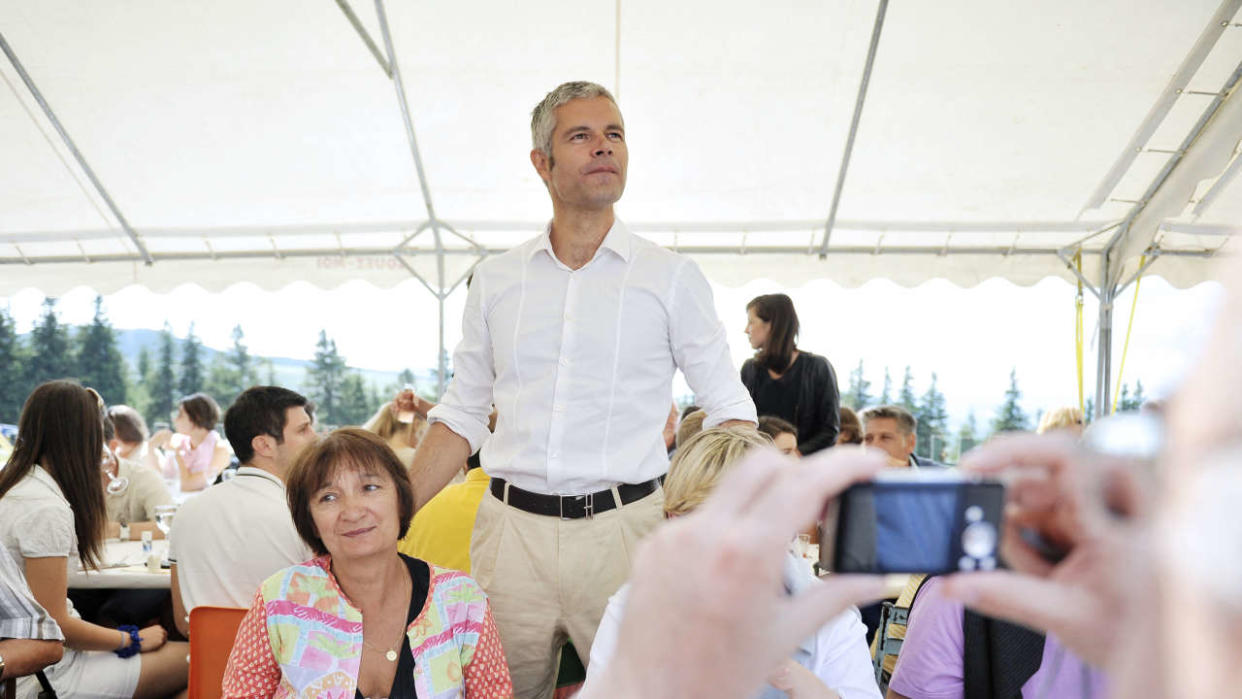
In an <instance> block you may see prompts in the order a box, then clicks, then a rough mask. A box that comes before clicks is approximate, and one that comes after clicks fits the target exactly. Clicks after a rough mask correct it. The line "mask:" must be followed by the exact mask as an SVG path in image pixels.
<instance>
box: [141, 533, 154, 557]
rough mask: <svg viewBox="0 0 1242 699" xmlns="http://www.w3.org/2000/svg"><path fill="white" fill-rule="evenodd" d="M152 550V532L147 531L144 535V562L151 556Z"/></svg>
mask: <svg viewBox="0 0 1242 699" xmlns="http://www.w3.org/2000/svg"><path fill="white" fill-rule="evenodd" d="M151 548H152V544H151V532H150V531H145V532H143V533H142V557H143V559H144V560H145V559H146V558H147V557H148V556H150V555H151Z"/></svg>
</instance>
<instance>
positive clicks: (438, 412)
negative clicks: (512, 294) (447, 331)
mask: <svg viewBox="0 0 1242 699" xmlns="http://www.w3.org/2000/svg"><path fill="white" fill-rule="evenodd" d="M482 272H483V266H482V265H480V267H479V268H478V269H477V270H476V272H475V276H474V281H473V282H471V284H470V291H469V292H468V293H467V294H466V308H465V311H464V312H463V313H462V319H461V342H458V343H457V348H456V349H454V350H453V380H452V381H451V382H450V383H449V387H448V390H447V391H445V393H444V396H443V397H442V398H441V399H440V403H439V404H438V405H437V406H436V407H434V408H432V409H431V411H430V412H428V413H427V420H428V422H430V423H437V422H441V423H444V425H445V426H446V427H448V428H449V429H450V430H452V431H453V432H455V433H456V434H457V435H458V436H460V437H461V438H462V439H465V440H466V441H467V442H469V443H470V453H471V454H473V453H475V452H477V451H478V450H479V447H481V446H483V442H485V441H486V440H487V437H488V435H489V434H490V432H488V429H487V419H488V415H490V414H491V412H492V385H493V383H494V381H495V379H496V368H495V365H494V364H493V362H492V338H491V333H490V332H489V330H488V327H487V313H486V309H485V308H484V299H485V290H484V284H485V280H484V277H485V275H484V274H482Z"/></svg>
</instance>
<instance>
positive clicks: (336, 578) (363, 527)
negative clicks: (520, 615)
mask: <svg viewBox="0 0 1242 699" xmlns="http://www.w3.org/2000/svg"><path fill="white" fill-rule="evenodd" d="M286 489H287V496H288V499H289V510H290V512H291V513H292V515H293V523H294V526H296V527H297V530H298V534H299V535H301V537H302V539H303V540H304V541H306V543H307V545H308V546H310V547H311V549H312V550H314V551H315V553H316V554H318V556H319V557H318V558H315V559H312V560H310V561H307V562H306V563H302V564H299V565H295V566H290V567H288V568H285V569H284V570H281V571H279V572H277V573H276V574H275V575H273V576H272V577H270V578H268V579H267V580H266V581H264V583H263V584H262V585H261V586H260V587H259V591H258V594H256V595H255V598H254V603H253V604H252V605H251V606H250V611H249V612H248V613H247V614H246V617H245V618H244V619H243V620H242V623H241V627H240V629H239V630H238V632H237V638H236V640H235V641H234V644H233V652H232V654H231V655H230V656H229V663H228V668H227V669H226V670H225V674H224V696H226V697H270V696H273V695H276V694H279V695H281V696H300V697H320V696H333V697H350V696H353V697H359V696H367V697H411V696H422V697H433V696H436V697H438V696H465V697H467V698H471V697H510V696H512V695H513V687H512V684H511V682H510V679H509V668H508V666H507V665H506V664H505V655H504V651H503V650H502V648H501V645H500V634H499V633H498V632H497V631H496V624H495V622H494V621H493V620H492V612H491V607H490V605H489V604H488V601H487V595H485V594H484V593H483V590H482V589H481V588H480V587H479V585H478V583H476V582H475V581H474V580H473V579H472V578H470V577H469V576H467V575H466V574H464V573H461V572H458V571H455V570H448V569H445V568H440V567H438V566H431V565H428V564H427V563H426V562H424V561H420V560H417V559H414V558H409V557H408V556H404V555H401V554H399V553H398V552H397V540H398V539H400V538H401V537H402V536H403V535H404V534H405V533H406V530H407V529H408V528H409V526H410V520H411V519H412V518H413V516H414V490H413V488H412V487H411V485H410V481H409V477H408V476H407V475H406V470H405V466H404V465H402V463H401V462H400V461H399V460H398V459H397V456H396V454H394V453H393V451H392V449H390V448H389V447H388V445H387V444H385V443H384V442H383V440H381V439H380V438H379V437H376V436H375V435H374V434H371V433H370V432H367V431H366V430H361V429H356V428H345V429H340V430H337V431H335V432H333V433H332V434H330V435H328V436H327V437H325V438H324V439H323V440H322V441H320V442H319V443H318V444H316V445H314V446H311V447H308V448H307V449H306V450H305V451H303V452H302V454H301V456H299V457H298V460H297V461H296V462H295V463H294V465H293V467H292V469H291V470H290V472H289V475H288V479H287V483H286Z"/></svg>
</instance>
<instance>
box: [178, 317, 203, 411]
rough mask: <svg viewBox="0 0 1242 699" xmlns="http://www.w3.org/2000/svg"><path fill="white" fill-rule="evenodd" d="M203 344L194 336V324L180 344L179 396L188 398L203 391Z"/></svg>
mask: <svg viewBox="0 0 1242 699" xmlns="http://www.w3.org/2000/svg"><path fill="white" fill-rule="evenodd" d="M202 353H203V342H202V341H201V340H199V339H198V336H197V335H195V334H194V324H193V323H190V331H189V333H187V334H186V336H185V341H184V342H182V343H181V381H180V382H179V383H178V384H177V388H178V390H180V391H181V395H183V396H188V395H190V394H191V393H198V392H199V391H201V390H203V357H202Z"/></svg>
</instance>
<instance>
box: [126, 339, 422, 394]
mask: <svg viewBox="0 0 1242 699" xmlns="http://www.w3.org/2000/svg"><path fill="white" fill-rule="evenodd" d="M184 341H185V340H184V338H180V337H177V338H174V342H175V344H176V348H177V350H176V356H177V358H178V359H180V357H181V345H182V343H183V342H184ZM116 342H117V347H118V348H119V349H120V351H121V356H122V357H124V358H125V362H126V364H128V365H129V367H130V369H131V370H133V371H135V372H136V371H137V366H138V354H139V353H140V352H141V351H142V348H143V347H145V348H147V352H149V353H150V355H151V361H152V362H154V361H155V359H156V357H157V356H158V353H159V346H160V332H159V331H158V330H145V329H144V330H120V329H118V330H116ZM225 351H226V350H220V349H216V348H214V347H208V346H206V345H204V346H203V366H204V367H210V366H211V364H212V362H214V361H215V359H216V355H219V354H224V353H225ZM251 357H252V358H253V359H254V360H255V362H256V363H261V362H264V361H270V362H271V363H272V368H273V373H274V374H275V378H276V383H277V385H280V386H284V387H286V388H290V389H293V390H301V389H302V388H303V387H304V384H305V382H306V370H307V368H308V367H310V365H311V362H310V360H308V359H291V358H289V357H261V356H258V355H253V354H252V355H251ZM260 366H261V365H260ZM350 369H352V370H353V371H357V372H358V373H359V374H362V378H363V379H364V380H366V382H367V384H369V385H371V386H374V387H375V388H376V389H379V390H382V389H384V388H386V387H388V386H393V385H395V384H396V383H397V376H398V375H399V374H400V373H401V372H400V371H385V370H382V369H366V368H361V367H353V366H351V367H350ZM264 371H265V370H264V369H262V368H260V369H259V377H260V378H266V375H265V373H264ZM411 371H413V372H414V378H415V385H416V386H417V387H418V390H419V392H424V391H430V390H434V389H435V385H436V372H435V370H434V369H413V368H411Z"/></svg>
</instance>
